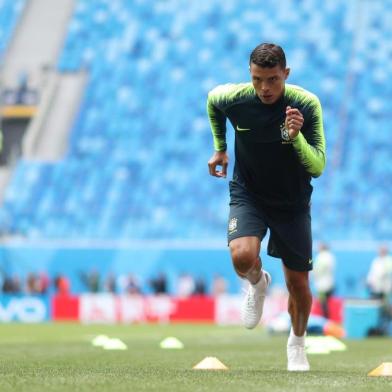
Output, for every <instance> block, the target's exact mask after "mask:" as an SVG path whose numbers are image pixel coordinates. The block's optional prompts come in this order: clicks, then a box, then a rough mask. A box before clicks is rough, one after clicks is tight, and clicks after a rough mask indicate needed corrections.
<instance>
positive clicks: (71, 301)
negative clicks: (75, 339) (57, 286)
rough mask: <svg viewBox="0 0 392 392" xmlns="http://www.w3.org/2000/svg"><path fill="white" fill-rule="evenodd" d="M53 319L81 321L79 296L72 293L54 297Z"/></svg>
mask: <svg viewBox="0 0 392 392" xmlns="http://www.w3.org/2000/svg"><path fill="white" fill-rule="evenodd" d="M52 320H55V321H79V297H77V296H72V295H55V296H54V297H52Z"/></svg>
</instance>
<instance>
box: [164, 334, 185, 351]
mask: <svg viewBox="0 0 392 392" xmlns="http://www.w3.org/2000/svg"><path fill="white" fill-rule="evenodd" d="M159 346H160V347H161V348H164V349H176V350H181V349H182V348H184V343H182V342H181V341H180V340H178V339H177V338H175V337H173V336H169V337H168V338H166V339H163V340H162V342H161V343H160V344H159Z"/></svg>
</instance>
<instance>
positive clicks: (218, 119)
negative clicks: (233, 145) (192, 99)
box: [207, 89, 227, 151]
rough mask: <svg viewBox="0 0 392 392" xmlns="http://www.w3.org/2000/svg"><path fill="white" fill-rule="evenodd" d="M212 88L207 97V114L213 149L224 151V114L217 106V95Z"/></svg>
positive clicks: (225, 145)
mask: <svg viewBox="0 0 392 392" xmlns="http://www.w3.org/2000/svg"><path fill="white" fill-rule="evenodd" d="M216 90H217V89H214V90H212V91H210V93H209V94H208V98H207V114H208V119H209V121H210V127H211V132H212V136H213V139H214V149H215V151H226V149H227V144H226V115H225V113H224V112H223V110H222V109H221V108H220V107H219V99H218V98H219V96H218V93H217V91H216Z"/></svg>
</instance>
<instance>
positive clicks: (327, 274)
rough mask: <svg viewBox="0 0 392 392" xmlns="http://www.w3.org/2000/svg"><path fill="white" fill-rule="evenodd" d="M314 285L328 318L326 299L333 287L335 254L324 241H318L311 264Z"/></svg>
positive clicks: (325, 315) (324, 313) (331, 292)
mask: <svg viewBox="0 0 392 392" xmlns="http://www.w3.org/2000/svg"><path fill="white" fill-rule="evenodd" d="M313 277H314V286H315V289H316V291H317V295H318V297H319V300H320V304H321V310H322V312H323V316H324V317H326V318H329V309H328V299H329V297H330V296H331V295H332V294H333V292H334V289H335V256H334V255H333V253H332V252H331V250H330V249H329V247H328V245H327V244H325V243H320V245H319V253H318V254H317V256H316V258H315V260H314V266H313Z"/></svg>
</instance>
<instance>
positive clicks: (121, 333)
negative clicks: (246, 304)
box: [0, 324, 392, 392]
mask: <svg viewBox="0 0 392 392" xmlns="http://www.w3.org/2000/svg"><path fill="white" fill-rule="evenodd" d="M99 334H106V335H108V336H109V337H116V338H120V339H122V340H123V341H124V342H125V343H126V344H127V345H128V350H126V351H105V350H103V349H102V348H97V347H93V346H92V345H91V339H92V338H94V337H95V336H97V335H99ZM168 336H175V337H177V338H179V339H180V340H181V341H182V342H183V343H184V345H185V348H184V349H183V350H162V349H160V348H159V342H160V341H161V340H162V339H164V338H165V337H168ZM346 343H347V345H348V350H347V351H345V352H334V353H331V354H329V355H312V356H309V360H310V364H311V371H310V372H309V373H306V374H303V373H302V374H301V373H288V372H287V371H286V370H285V368H286V354H285V347H286V337H284V336H269V335H268V334H267V333H266V332H265V331H264V330H263V329H262V328H258V329H256V330H253V331H247V330H245V329H243V328H240V327H218V326H207V325H136V326H135V325H132V326H105V325H85V326H83V325H77V324H44V325H21V324H3V325H0V372H1V374H0V391H2V392H3V391H73V392H77V391H94V392H98V391H105V392H108V391H174V392H177V391H186V392H189V391H224V392H230V391H236V392H238V391H240V392H250V391H258V392H259V391H267V392H274V391H290V392H294V391H301V392H304V391H312V392H314V391H316V392H322V391H328V392H330V391H332V390H333V391H342V392H347V391H356V392H358V391H366V392H369V391H377V392H378V391H392V377H367V373H368V372H369V371H370V370H372V369H373V368H375V367H377V366H378V365H380V364H381V363H382V362H392V339H387V338H373V339H368V340H362V341H347V342H346ZM207 356H215V357H217V358H219V359H220V360H221V361H222V362H223V363H224V364H225V365H226V366H228V367H229V370H228V371H205V370H204V371H203V370H192V367H193V366H194V365H195V364H196V363H198V362H199V361H201V360H202V359H203V358H205V357H207Z"/></svg>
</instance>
